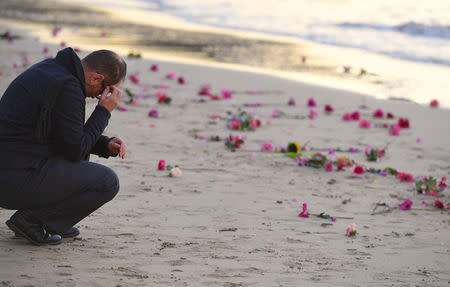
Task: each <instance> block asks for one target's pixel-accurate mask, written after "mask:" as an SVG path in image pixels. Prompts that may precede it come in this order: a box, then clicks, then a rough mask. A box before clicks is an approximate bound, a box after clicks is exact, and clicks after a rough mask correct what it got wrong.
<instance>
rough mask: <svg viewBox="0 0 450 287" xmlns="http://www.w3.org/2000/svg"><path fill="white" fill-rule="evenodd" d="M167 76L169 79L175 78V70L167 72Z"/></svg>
mask: <svg viewBox="0 0 450 287" xmlns="http://www.w3.org/2000/svg"><path fill="white" fill-rule="evenodd" d="M166 78H167V79H173V78H175V73H174V72H169V73H167V75H166Z"/></svg>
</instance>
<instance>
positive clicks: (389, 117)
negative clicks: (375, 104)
mask: <svg viewBox="0 0 450 287" xmlns="http://www.w3.org/2000/svg"><path fill="white" fill-rule="evenodd" d="M386 118H388V119H393V118H394V115H393V114H392V113H387V115H386Z"/></svg>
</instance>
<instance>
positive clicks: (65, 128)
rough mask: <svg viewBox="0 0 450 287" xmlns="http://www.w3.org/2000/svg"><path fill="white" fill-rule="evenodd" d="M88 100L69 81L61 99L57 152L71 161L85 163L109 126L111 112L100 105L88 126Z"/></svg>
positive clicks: (57, 126)
mask: <svg viewBox="0 0 450 287" xmlns="http://www.w3.org/2000/svg"><path fill="white" fill-rule="evenodd" d="M85 106H86V99H85V97H84V94H83V92H82V90H81V87H79V86H78V85H77V84H76V83H73V82H68V83H67V84H66V85H65V86H64V88H63V89H62V92H61V94H60V95H59V96H58V99H57V102H56V106H55V110H54V116H55V130H54V136H55V141H56V147H57V150H58V151H59V152H60V153H62V154H63V155H64V157H65V158H67V159H68V160H71V161H75V162H76V161H81V160H83V159H84V158H86V156H88V155H89V154H90V153H91V151H92V150H93V148H94V146H95V145H96V143H97V142H98V141H99V139H100V138H101V134H102V133H103V131H104V129H105V128H106V126H107V125H108V121H109V118H110V117H111V113H110V112H109V111H108V110H107V109H106V108H105V107H102V106H99V105H98V106H96V107H95V110H94V111H93V112H92V114H91V116H90V117H89V119H88V120H87V121H86V123H84V118H85Z"/></svg>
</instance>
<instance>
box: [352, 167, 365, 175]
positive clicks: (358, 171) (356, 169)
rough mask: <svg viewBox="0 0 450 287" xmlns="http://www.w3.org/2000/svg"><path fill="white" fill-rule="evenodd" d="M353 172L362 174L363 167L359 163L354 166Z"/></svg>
mask: <svg viewBox="0 0 450 287" xmlns="http://www.w3.org/2000/svg"><path fill="white" fill-rule="evenodd" d="M353 173H355V174H364V167H362V166H360V165H357V166H355V168H354V169H353Z"/></svg>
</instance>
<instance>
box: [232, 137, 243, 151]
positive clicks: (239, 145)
mask: <svg viewBox="0 0 450 287" xmlns="http://www.w3.org/2000/svg"><path fill="white" fill-rule="evenodd" d="M240 139H241V138H240V137H239V136H235V137H234V138H233V142H234V143H235V145H236V148H240V147H241V143H240V142H239V140H240Z"/></svg>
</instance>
